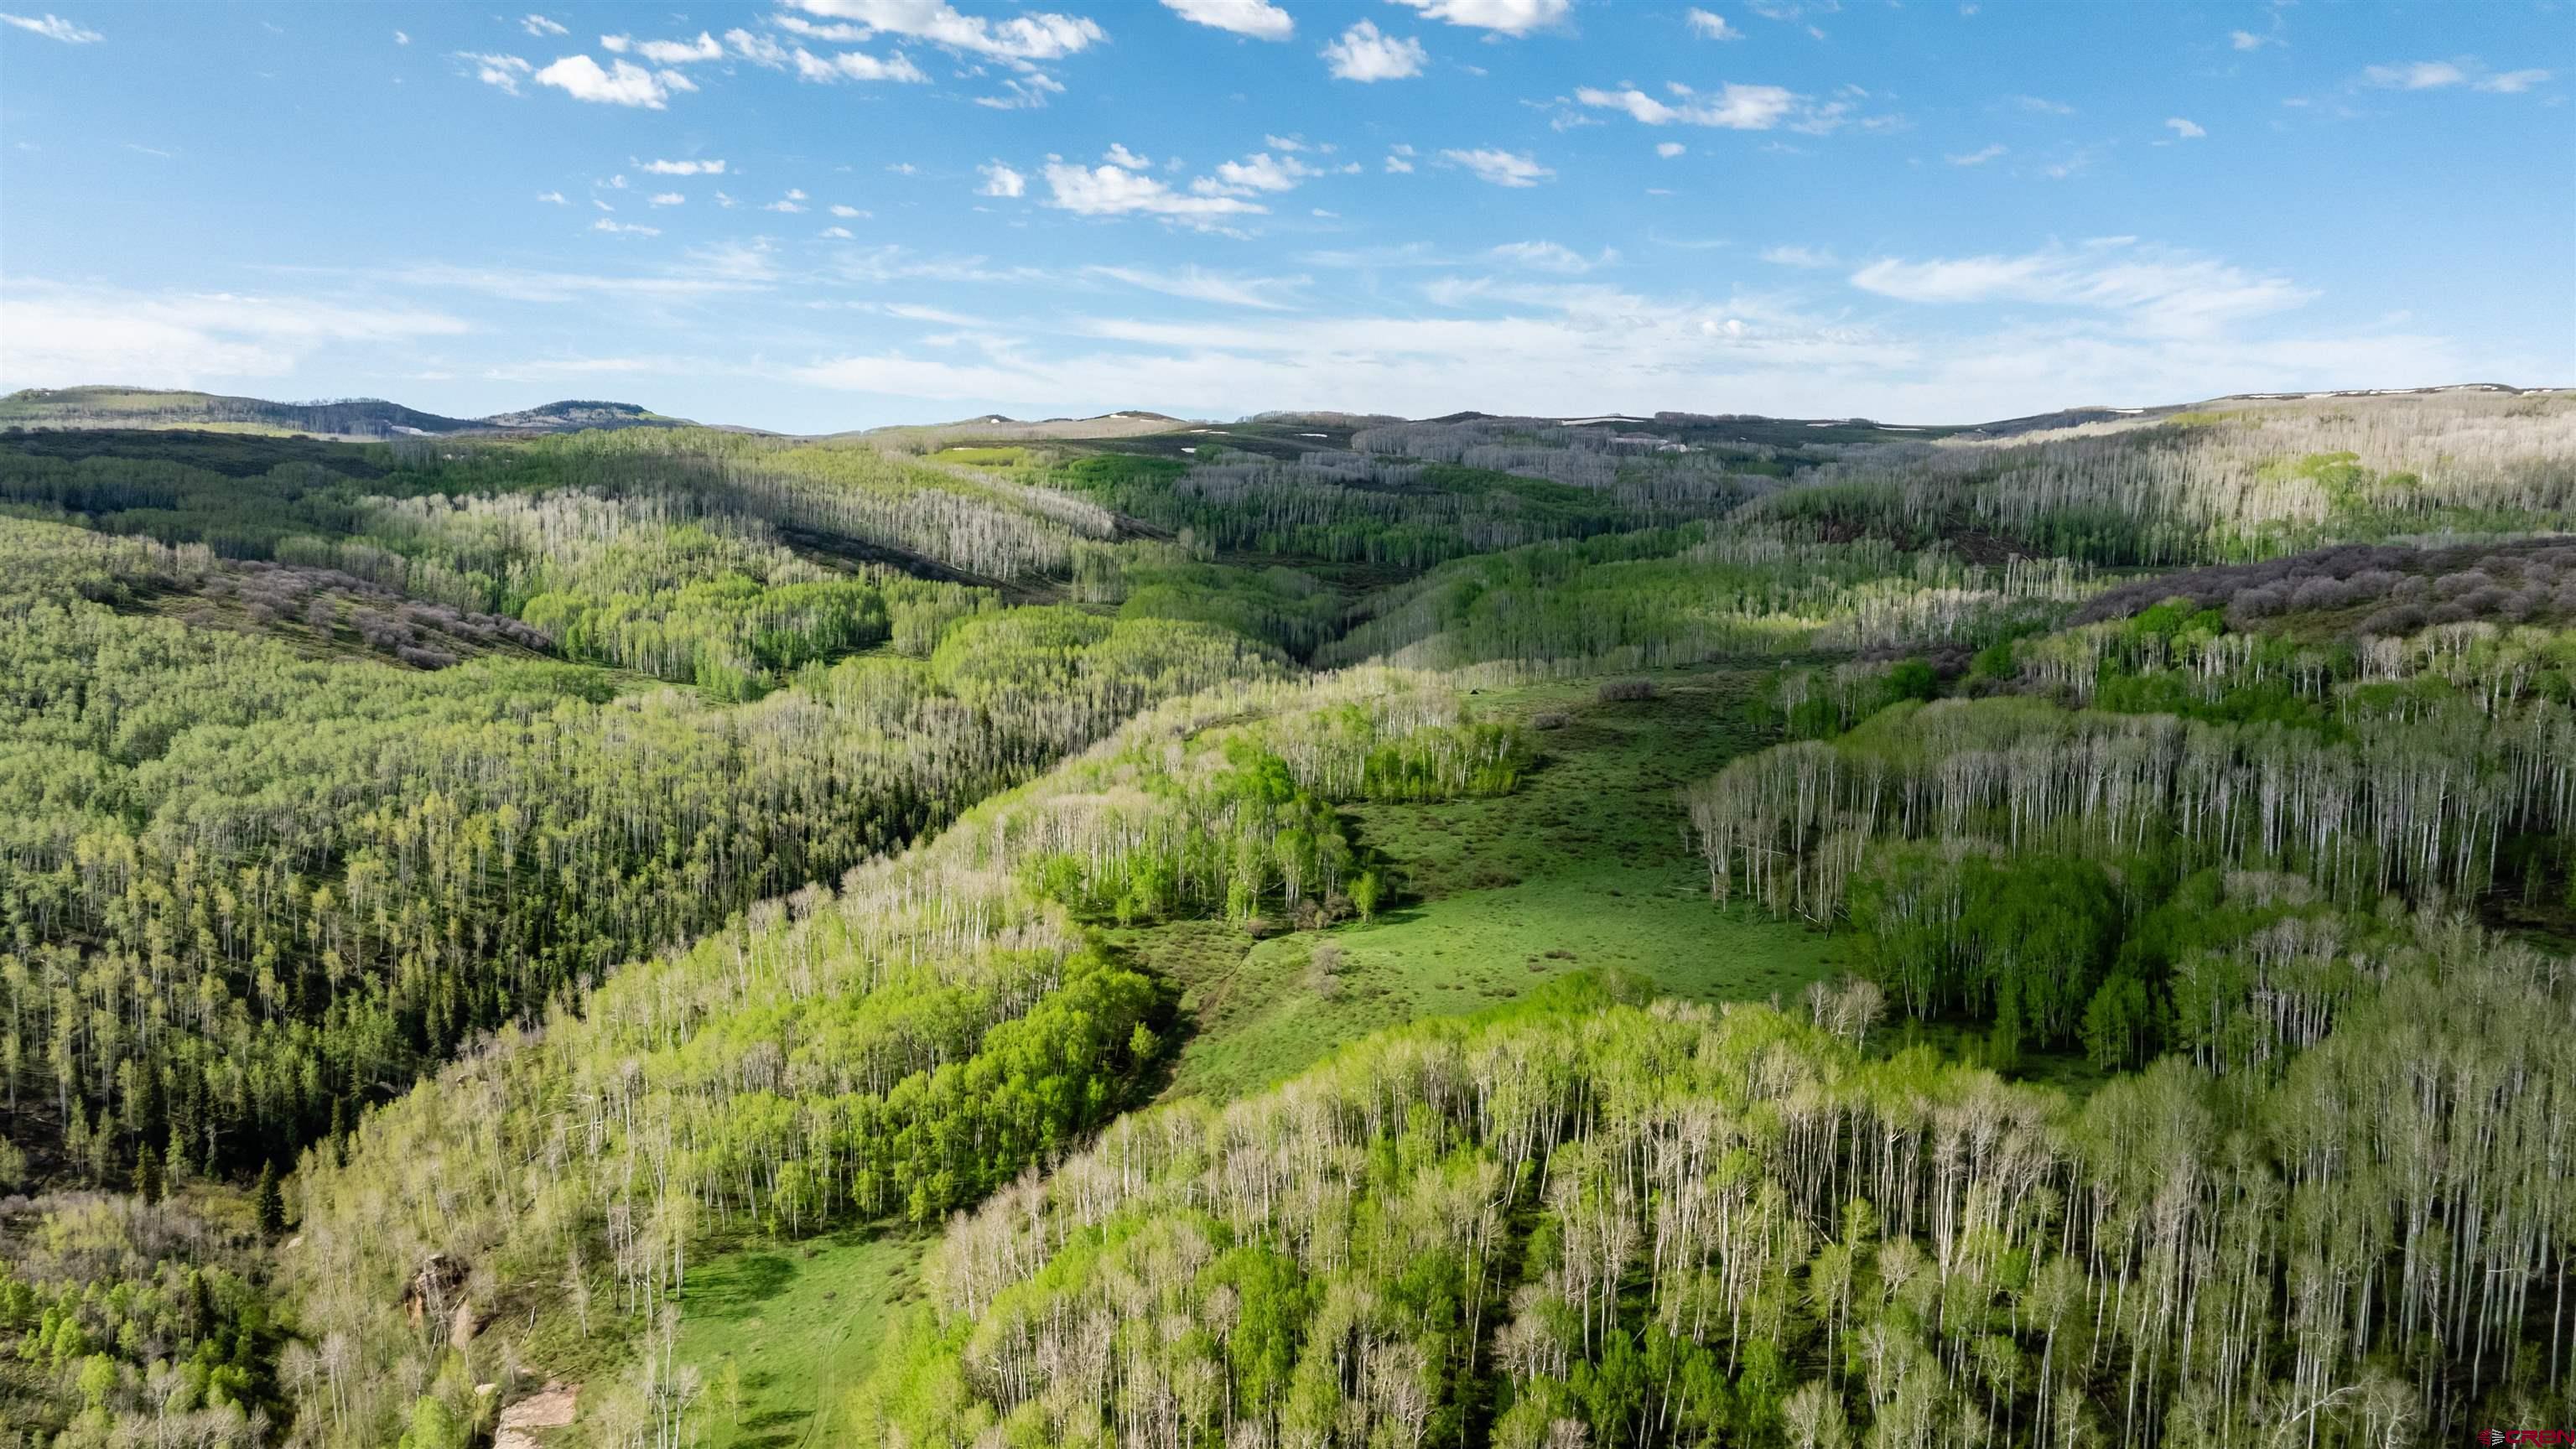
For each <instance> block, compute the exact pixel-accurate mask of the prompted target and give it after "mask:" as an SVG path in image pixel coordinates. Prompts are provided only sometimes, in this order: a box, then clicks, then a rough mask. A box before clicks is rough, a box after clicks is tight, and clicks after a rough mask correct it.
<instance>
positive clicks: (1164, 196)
mask: <svg viewBox="0 0 2576 1449" xmlns="http://www.w3.org/2000/svg"><path fill="white" fill-rule="evenodd" d="M1046 182H1047V189H1048V191H1049V192H1051V193H1052V195H1051V197H1050V199H1049V200H1048V202H1047V204H1048V205H1049V206H1053V207H1056V208H1058V209H1060V210H1064V211H1070V212H1072V213H1074V214H1075V215H1077V216H1125V215H1130V214H1136V213H1142V214H1145V215H1149V216H1165V217H1173V218H1176V219H1180V220H1184V221H1189V222H1192V223H1194V224H1200V225H1204V224H1207V223H1209V222H1210V221H1212V220H1213V219H1215V218H1217V217H1224V216H1241V215H1245V214H1248V213H1255V212H1261V211H1266V210H1267V209H1268V208H1266V207H1264V206H1262V205H1260V204H1259V203H1258V202H1252V201H1246V200H1244V199H1243V198H1242V197H1239V196H1212V195H1205V194H1201V193H1198V192H1179V191H1174V190H1172V189H1171V188H1170V187H1168V186H1165V185H1164V184H1163V183H1162V182H1160V181H1158V180H1156V179H1155V178H1153V177H1151V176H1146V175H1143V174H1141V173H1138V172H1134V171H1130V170H1128V169H1127V168H1125V167H1123V166H1088V167H1086V166H1076V165H1071V164H1068V163H1066V162H1062V161H1051V162H1048V163H1047V168H1046Z"/></svg>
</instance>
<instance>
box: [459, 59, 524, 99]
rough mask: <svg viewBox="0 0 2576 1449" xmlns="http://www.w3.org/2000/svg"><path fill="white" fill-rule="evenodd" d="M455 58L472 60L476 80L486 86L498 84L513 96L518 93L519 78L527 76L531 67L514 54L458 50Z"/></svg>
mask: <svg viewBox="0 0 2576 1449" xmlns="http://www.w3.org/2000/svg"><path fill="white" fill-rule="evenodd" d="M456 58H457V59H458V60H462V61H470V62H472V64H473V66H474V78H475V79H476V80H479V81H481V82H483V84H485V85H487V86H499V87H500V88H501V89H502V90H505V91H507V92H509V93H510V94H511V95H514V96H515V95H517V94H518V93H519V82H520V80H522V79H523V78H525V77H526V76H527V74H528V72H529V70H530V68H531V67H530V66H529V65H528V63H527V62H526V61H524V60H521V59H519V58H518V57H517V56H515V55H485V54H481V53H479V52H476V51H471V50H460V51H458V52H456Z"/></svg>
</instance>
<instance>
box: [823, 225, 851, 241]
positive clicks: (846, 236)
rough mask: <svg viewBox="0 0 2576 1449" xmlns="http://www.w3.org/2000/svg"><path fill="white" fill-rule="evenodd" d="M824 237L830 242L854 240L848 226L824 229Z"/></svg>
mask: <svg viewBox="0 0 2576 1449" xmlns="http://www.w3.org/2000/svg"><path fill="white" fill-rule="evenodd" d="M823 236H824V237H825V238H826V239H827V240H830V241H849V240H851V239H852V233H851V231H850V229H849V228H848V227H846V226H827V227H825V228H823Z"/></svg>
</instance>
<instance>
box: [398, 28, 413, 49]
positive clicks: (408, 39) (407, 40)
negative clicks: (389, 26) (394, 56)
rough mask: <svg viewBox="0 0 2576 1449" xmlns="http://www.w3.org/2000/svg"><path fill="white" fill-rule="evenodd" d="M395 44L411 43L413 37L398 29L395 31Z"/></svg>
mask: <svg viewBox="0 0 2576 1449" xmlns="http://www.w3.org/2000/svg"><path fill="white" fill-rule="evenodd" d="M394 44H396V45H409V44H411V37H410V36H409V35H407V34H405V33H404V32H402V31H399V30H397V31H395V32H394Z"/></svg>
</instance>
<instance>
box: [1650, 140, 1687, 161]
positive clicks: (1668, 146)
mask: <svg viewBox="0 0 2576 1449" xmlns="http://www.w3.org/2000/svg"><path fill="white" fill-rule="evenodd" d="M1689 149H1690V148H1689V147H1688V146H1685V145H1683V144H1682V143H1681V142H1679V141H1657V142H1656V143H1655V154H1656V155H1658V156H1661V157H1663V158H1664V159H1665V160H1667V161H1670V160H1671V159H1673V158H1674V157H1676V156H1679V155H1680V154H1682V153H1683V152H1684V151H1687V150H1689Z"/></svg>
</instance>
